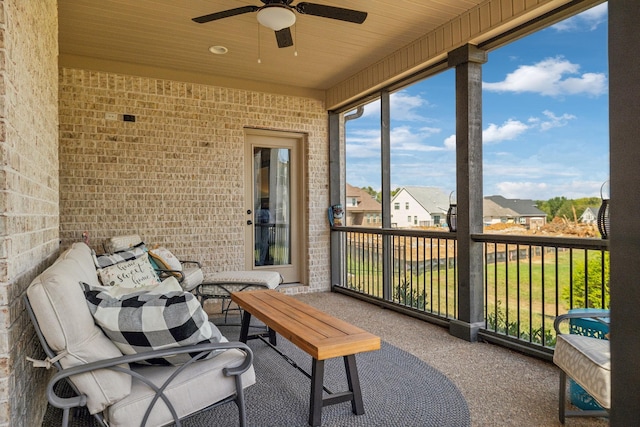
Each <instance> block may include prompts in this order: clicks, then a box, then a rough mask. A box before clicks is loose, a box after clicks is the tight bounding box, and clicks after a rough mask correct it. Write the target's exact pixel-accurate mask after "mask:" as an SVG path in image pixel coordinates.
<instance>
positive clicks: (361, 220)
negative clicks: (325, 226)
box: [346, 184, 382, 227]
mask: <svg viewBox="0 0 640 427" xmlns="http://www.w3.org/2000/svg"><path fill="white" fill-rule="evenodd" d="M346 212H347V222H346V225H347V226H352V225H362V226H365V227H382V205H381V204H380V202H378V201H377V200H376V199H374V198H373V196H371V194H369V193H367V192H366V191H365V190H363V189H362V188H358V187H354V186H352V185H349V184H347V205H346Z"/></svg>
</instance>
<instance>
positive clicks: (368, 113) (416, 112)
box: [348, 90, 431, 121]
mask: <svg viewBox="0 0 640 427" xmlns="http://www.w3.org/2000/svg"><path fill="white" fill-rule="evenodd" d="M389 104H390V105H389V108H390V109H391V115H392V118H393V119H394V120H401V121H429V120H430V119H429V117H426V116H424V114H422V113H423V111H424V110H421V109H424V108H425V107H429V106H430V105H431V104H430V103H429V101H428V100H426V99H425V98H423V97H422V96H420V95H410V94H409V93H408V92H407V91H404V90H402V91H399V92H394V93H392V94H391V95H390V96H389ZM354 112H355V110H354ZM348 114H351V112H349V113H348ZM379 116H380V100H379V99H378V100H376V101H373V102H371V103H369V104H366V105H365V106H364V112H363V114H362V117H379Z"/></svg>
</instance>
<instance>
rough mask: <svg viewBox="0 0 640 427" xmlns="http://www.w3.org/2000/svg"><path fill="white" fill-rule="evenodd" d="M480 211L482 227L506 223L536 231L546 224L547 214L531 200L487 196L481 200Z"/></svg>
mask: <svg viewBox="0 0 640 427" xmlns="http://www.w3.org/2000/svg"><path fill="white" fill-rule="evenodd" d="M482 209H483V222H484V225H491V224H497V223H507V224H519V225H524V226H525V227H526V228H528V229H537V228H540V227H542V226H543V225H545V224H546V223H547V214H546V213H545V212H544V211H542V210H540V209H538V208H537V207H536V202H534V201H533V200H527V199H506V198H504V197H502V196H487V197H485V198H484V200H483V203H482Z"/></svg>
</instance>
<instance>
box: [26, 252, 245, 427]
mask: <svg viewBox="0 0 640 427" xmlns="http://www.w3.org/2000/svg"><path fill="white" fill-rule="evenodd" d="M171 280H173V279H171ZM80 283H86V284H87V285H90V286H99V282H98V276H97V274H96V268H95V265H94V261H93V257H92V253H91V250H90V249H89V247H88V246H87V245H86V244H84V243H75V244H74V245H73V246H72V247H71V249H69V250H68V251H65V252H64V253H63V254H62V255H60V257H59V258H58V259H57V260H56V261H55V262H54V264H53V265H52V266H51V267H49V268H48V269H46V270H45V271H44V272H42V273H41V274H40V275H39V276H38V277H36V278H35V279H34V280H33V282H32V283H31V285H30V286H29V288H28V289H27V295H26V296H25V298H24V301H25V306H26V309H27V312H28V313H29V315H30V317H31V320H32V323H33V325H34V328H35V330H36V333H37V335H38V338H39V339H40V342H41V344H42V347H43V349H44V352H45V356H46V359H45V360H44V361H38V360H33V359H30V360H31V361H32V362H33V363H34V366H35V367H40V368H41V367H44V368H51V367H53V368H56V369H57V370H58V372H57V373H56V374H55V375H54V376H53V378H52V379H51V380H50V381H49V383H48V387H47V398H48V400H49V403H50V404H51V405H52V406H54V407H57V408H60V409H62V410H63V425H64V426H66V425H67V422H68V419H69V413H70V409H72V408H76V407H82V406H86V407H87V409H88V410H89V413H91V414H93V415H94V416H95V417H96V419H98V420H99V421H100V422H101V423H102V425H105V426H106V425H108V426H110V427H116V426H144V425H147V426H162V425H167V424H171V423H176V425H178V426H179V425H180V420H181V419H183V418H185V417H187V416H189V415H191V414H194V413H196V412H199V411H202V410H203V409H206V408H208V407H211V406H216V405H219V404H222V403H227V402H231V401H235V403H236V404H237V406H238V413H239V422H240V425H245V422H246V415H245V404H244V389H245V388H246V387H248V386H250V385H252V384H254V383H255V373H254V370H253V366H252V361H253V355H252V353H251V350H250V349H249V348H248V347H247V346H246V345H245V344H243V343H240V342H226V339H225V340H220V341H219V342H206V343H198V344H193V345H186V344H185V345H180V344H178V343H177V344H176V345H177V346H175V347H172V348H166V347H165V348H163V349H159V350H151V351H146V352H138V354H129V355H123V352H122V351H121V350H120V347H118V346H117V345H116V343H114V342H113V341H112V340H111V339H110V338H109V337H108V336H107V335H106V334H105V332H103V330H102V329H101V328H100V327H99V326H98V325H97V324H96V322H95V320H94V316H93V315H92V313H91V311H90V308H89V306H88V303H87V299H86V296H85V292H84V291H83V288H82V286H81V284H80ZM176 287H177V285H176ZM178 288H179V287H178ZM193 298H195V296H194V297H193ZM196 305H197V307H199V304H196ZM214 351H215V353H216V355H215V357H209V356H211V353H212V352H214ZM175 354H181V355H184V356H186V359H187V361H186V363H182V364H173V365H166V366H161V365H153V366H151V365H142V364H139V362H144V361H149V360H151V359H155V360H157V359H158V358H167V356H174V355H175ZM63 380H69V383H70V385H71V387H72V389H73V390H74V391H75V392H76V393H77V395H76V396H75V397H70V398H63V397H60V396H58V395H56V393H55V388H54V387H55V385H56V383H57V382H59V381H63ZM107 423H108V424H107Z"/></svg>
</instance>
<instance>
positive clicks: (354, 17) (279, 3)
mask: <svg viewBox="0 0 640 427" xmlns="http://www.w3.org/2000/svg"><path fill="white" fill-rule="evenodd" d="M260 1H261V2H262V3H264V6H243V7H237V8H235V9H229V10H223V11H222V12H215V13H211V14H209V15H203V16H198V17H197V18H193V19H192V20H193V21H194V22H197V23H198V24H204V23H207V22H211V21H216V20H218V19H223V18H229V17H231V16H236V15H242V14H243V13H250V12H258V16H257V18H258V22H259V23H260V24H262V25H264V26H265V27H268V28H270V29H272V30H273V31H275V34H276V41H277V42H278V47H289V46H293V39H292V38H291V30H290V29H289V27H291V26H292V25H293V24H295V22H296V15H295V13H293V12H294V11H296V12H298V13H301V14H304V15H314V16H320V17H322V18H329V19H337V20H339V21H345V22H353V23H354V24H362V23H363V22H364V20H365V19H367V12H360V11H358V10H353V9H344V8H342V7H335V6H326V5H322V4H317V3H308V2H301V3H298V4H296V5H292V4H291V3H292V2H293V0H260Z"/></svg>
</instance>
